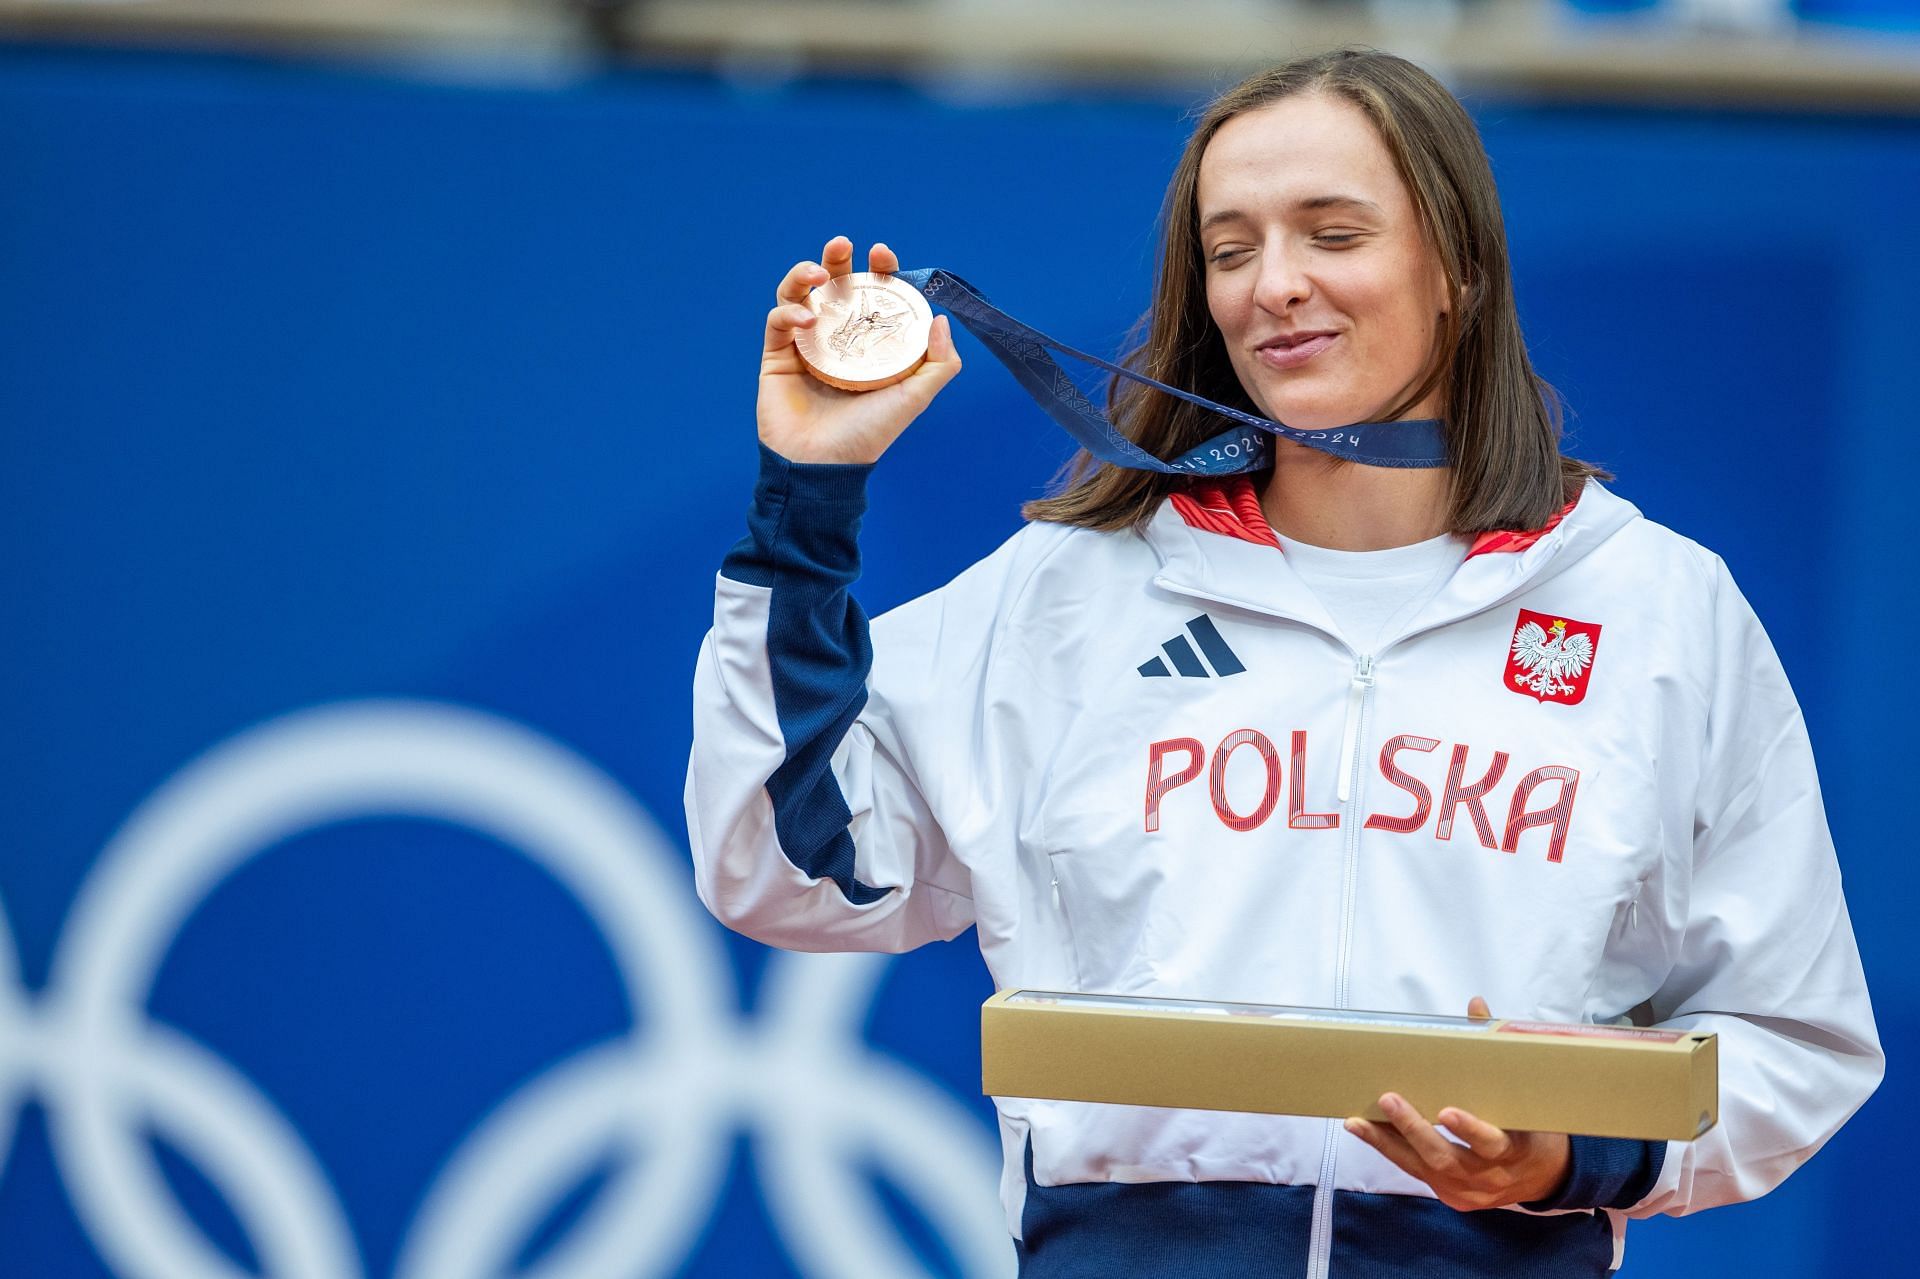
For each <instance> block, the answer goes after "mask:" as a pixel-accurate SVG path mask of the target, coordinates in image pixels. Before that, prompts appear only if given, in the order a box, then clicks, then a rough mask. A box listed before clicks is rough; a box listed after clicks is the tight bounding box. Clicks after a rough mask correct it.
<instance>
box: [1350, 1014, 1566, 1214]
mask: <svg viewBox="0 0 1920 1279" xmlns="http://www.w3.org/2000/svg"><path fill="white" fill-rule="evenodd" d="M1492 1015H1493V1014H1492V1013H1491V1012H1490V1011H1489V1010H1488V1008H1487V1001H1486V1000H1484V999H1482V998H1480V997H1479V996H1478V995H1475V996H1474V997H1473V999H1472V1000H1471V1001H1470V1002H1469V1003H1468V1004H1467V1016H1469V1017H1479V1018H1486V1017H1491V1016H1492ZM1380 1109H1382V1110H1384V1111H1385V1112H1386V1113H1387V1118H1388V1119H1389V1120H1390V1121H1391V1122H1389V1123H1384V1124H1382V1123H1373V1122H1370V1121H1368V1120H1365V1119H1360V1118H1357V1117H1356V1118H1353V1119H1349V1120H1347V1131H1348V1132H1350V1133H1352V1134H1353V1135H1354V1136H1356V1137H1358V1138H1360V1140H1362V1141H1364V1142H1366V1143H1367V1144H1368V1145H1369V1146H1372V1147H1373V1148H1374V1149H1375V1150H1377V1151H1379V1152H1380V1153H1381V1154H1383V1155H1385V1156H1386V1157H1387V1158H1388V1159H1390V1160H1392V1161H1393V1162H1394V1163H1395V1164H1397V1165H1398V1166H1399V1167H1400V1168H1401V1169H1402V1170H1403V1171H1405V1172H1407V1173H1409V1174H1411V1175H1413V1176H1415V1177H1418V1178H1419V1179H1420V1180H1422V1181H1424V1182H1426V1183H1427V1184H1428V1185H1429V1186H1432V1187H1433V1192H1434V1194H1435V1195H1436V1196H1437V1197H1438V1198H1439V1200H1440V1202H1441V1203H1443V1204H1445V1205H1447V1206H1448V1207H1449V1208H1454V1209H1457V1210H1459V1211H1461V1212H1472V1211H1474V1210H1475V1209H1479V1208H1499V1207H1502V1206H1504V1205H1506V1204H1517V1203H1532V1202H1534V1201H1536V1200H1540V1199H1545V1198H1547V1197H1548V1196H1550V1195H1552V1194H1553V1192H1554V1191H1556V1190H1558V1189H1559V1188H1560V1183H1561V1182H1562V1181H1564V1180H1565V1179H1566V1176H1567V1167H1568V1164H1569V1163H1570V1162H1571V1161H1572V1154H1571V1147H1570V1146H1569V1143H1568V1141H1567V1135H1566V1134H1565V1133H1560V1132H1508V1131H1506V1130H1505V1129H1504V1128H1496V1127H1494V1126H1493V1125H1492V1124H1489V1123H1484V1122H1482V1121H1481V1120H1479V1119H1477V1118H1475V1117H1474V1116H1473V1115H1470V1114H1468V1113H1467V1112H1466V1111H1464V1110H1461V1109H1459V1108H1457V1107H1453V1106H1449V1107H1447V1108H1445V1109H1443V1110H1442V1111H1441V1112H1440V1113H1439V1114H1438V1115H1436V1116H1434V1118H1435V1119H1437V1120H1438V1121H1439V1122H1440V1123H1441V1124H1443V1125H1444V1126H1445V1127H1446V1129H1447V1131H1448V1132H1451V1133H1453V1135H1454V1136H1456V1137H1458V1138H1460V1140H1461V1141H1464V1142H1466V1143H1467V1144H1466V1145H1465V1146H1460V1145H1457V1144H1455V1143H1454V1142H1451V1141H1449V1140H1447V1138H1446V1136H1445V1135H1444V1134H1442V1133H1441V1132H1440V1130H1439V1129H1438V1128H1435V1127H1434V1126H1433V1125H1432V1124H1430V1123H1428V1122H1427V1120H1426V1118H1425V1117H1424V1116H1423V1115H1421V1113H1420V1112H1419V1111H1417V1110H1415V1109H1414V1108H1413V1107H1412V1106H1411V1105H1409V1104H1407V1100H1406V1098H1404V1097H1402V1096H1400V1095H1399V1094H1398V1093H1391V1092H1390V1093H1387V1094H1385V1095H1384V1096H1382V1097H1381V1098H1380Z"/></svg>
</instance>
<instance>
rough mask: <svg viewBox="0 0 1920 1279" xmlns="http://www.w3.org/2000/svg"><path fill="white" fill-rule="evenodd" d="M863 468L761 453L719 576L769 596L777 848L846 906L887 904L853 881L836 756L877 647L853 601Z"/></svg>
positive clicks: (861, 701)
mask: <svg viewBox="0 0 1920 1279" xmlns="http://www.w3.org/2000/svg"><path fill="white" fill-rule="evenodd" d="M872 471H873V467H872V466H870V465H867V466H862V465H833V464H826V463H802V462H790V461H788V460H787V459H786V458H784V457H781V456H780V455H779V454H778V453H775V452H774V451H773V450H771V449H769V448H767V447H766V446H765V445H764V444H763V445H761V446H760V476H759V479H758V481H757V482H756V483H755V485H754V490H753V505H752V506H751V507H750V508H749V510H748V512H747V535H746V536H745V537H744V538H742V539H740V541H739V542H738V543H737V544H736V545H735V546H734V548H733V550H732V551H731V552H729V553H728V555H727V558H726V560H725V562H724V563H722V564H721V566H720V574H721V576H723V577H728V578H731V579H733V580H734V581H736V582H744V583H746V584H747V585H749V586H765V587H768V588H770V592H771V594H770V596H769V599H768V616H767V662H768V666H769V668H770V669H771V672H772V676H773V692H774V709H775V711H776V713H777V714H778V716H779V719H780V735H781V738H782V739H783V740H784V741H785V743H786V760H785V761H784V762H783V763H782V764H781V765H780V766H779V767H778V768H777V769H775V770H774V773H773V775H772V776H771V777H769V778H768V779H767V795H768V797H769V798H770V799H771V800H772V801H773V826H774V831H775V834H776V835H777V836H778V837H779V840H780V847H781V850H782V851H783V852H785V853H786V855H787V858H788V860H790V861H792V862H793V864H794V865H795V866H798V867H799V868H800V869H801V870H802V871H804V872H806V874H808V875H809V876H811V877H812V878H815V879H831V880H833V882H834V883H836V884H838V885H839V886H840V891H841V892H842V893H844V894H846V897H847V900H848V901H850V902H852V903H854V904H855V905H865V904H867V903H868V902H873V901H878V900H879V899H880V898H882V897H884V896H886V891H887V890H884V889H879V888H874V887H871V886H870V885H867V884H863V883H861V882H860V881H859V880H857V879H855V878H854V875H853V869H854V867H853V854H854V848H853V836H852V835H851V834H850V833H849V832H848V829H847V826H848V823H849V822H851V821H852V819H853V814H852V811H851V810H850V809H849V808H848V807H847V801H846V797H845V796H844V795H843V794H842V793H841V791H840V784H839V782H838V781H837V780H835V778H834V775H833V768H832V759H833V752H834V751H835V749H837V748H838V747H839V745H840V742H841V741H842V740H843V739H844V738H845V737H846V735H847V732H848V730H849V729H851V728H852V727H853V723H854V721H855V720H856V719H858V718H859V716H860V712H861V711H862V710H863V709H864V708H865V707H866V704H867V673H868V672H869V671H870V670H871V669H872V667H873V645H872V642H871V640H870V639H869V638H868V633H867V615H866V613H865V612H864V611H862V609H861V608H860V605H859V603H858V602H856V601H855V600H854V598H853V596H852V595H851V594H850V593H849V590H850V588H851V587H852V585H853V583H854V581H855V580H856V579H857V578H858V577H859V576H860V547H859V542H858V535H859V532H860V517H861V516H863V515H865V514H866V510H867V476H868V475H869V474H871V473H872Z"/></svg>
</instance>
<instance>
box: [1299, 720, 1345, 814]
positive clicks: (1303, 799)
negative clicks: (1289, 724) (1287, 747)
mask: <svg viewBox="0 0 1920 1279" xmlns="http://www.w3.org/2000/svg"><path fill="white" fill-rule="evenodd" d="M1306 807H1307V735H1306V734H1305V733H1303V732H1301V731H1300V730H1299V729H1297V728H1296V729H1294V730H1293V773H1292V775H1291V776H1290V777H1288V778H1287V825H1288V827H1290V828H1291V829H1293V830H1338V829H1339V827H1340V814H1338V813H1309V812H1307V811H1305V810H1306Z"/></svg>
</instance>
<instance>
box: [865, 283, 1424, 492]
mask: <svg viewBox="0 0 1920 1279" xmlns="http://www.w3.org/2000/svg"><path fill="white" fill-rule="evenodd" d="M896 274H897V275H899V277H900V278H901V279H903V280H905V281H906V282H907V283H909V284H911V285H913V287H914V288H916V289H919V290H920V292H922V293H923V294H925V295H926V297H927V300H928V301H930V302H937V303H939V304H940V305H941V306H943V307H945V308H946V309H947V311H948V312H949V313H950V314H952V316H953V317H954V318H955V319H957V320H959V321H960V323H961V324H963V325H965V326H966V329H967V332H969V333H971V334H973V336H975V337H976V338H979V339H980V341H981V344H982V345H984V346H985V347H986V348H987V349H988V350H989V351H991V352H993V354H994V356H995V358H997V359H998V360H999V361H1000V363H1002V364H1004V365H1006V366H1007V371H1008V372H1009V373H1012V374H1013V376H1014V378H1015V379H1016V380H1017V381H1018V382H1019V383H1020V385H1021V386H1024V387H1025V388H1027V393H1028V394H1029V395H1031V396H1033V398H1034V399H1035V400H1036V401H1037V402H1038V403H1039V405H1040V407H1041V408H1042V409H1044V410H1045V411H1046V414H1047V416H1048V417H1050V418H1052V419H1053V420H1054V421H1056V422H1058V423H1059V424H1060V425H1061V426H1063V427H1065V428H1066V431H1067V434H1069V435H1071V436H1073V438H1074V439H1076V440H1078V441H1079V442H1080V447H1081V448H1084V449H1085V450H1086V451H1087V452H1089V453H1091V454H1093V456H1095V457H1096V458H1099V459H1100V460H1101V461H1102V462H1112V463H1113V464H1114V465H1116V466H1125V467H1131V468H1132V469H1134V470H1138V471H1163V472H1167V473H1169V474H1179V475H1238V474H1240V473H1242V472H1244V471H1258V470H1261V469H1263V468H1264V467H1266V466H1267V465H1269V464H1270V463H1271V461H1272V454H1273V441H1272V437H1273V436H1276V435H1277V436H1279V437H1280V438H1281V439H1285V440H1293V441H1295V442H1297V443H1300V444H1304V445H1306V446H1307V447H1308V448H1315V449H1319V450H1321V451H1322V452H1325V453H1331V454H1333V455H1334V456H1335V457H1343V458H1346V459H1347V460H1348V461H1351V462H1362V463H1365V464H1366V465H1368V466H1397V467H1430V466H1445V465H1446V464H1447V446H1446V441H1445V438H1444V437H1443V436H1442V435H1441V430H1440V423H1439V421H1438V420H1436V419H1434V418H1422V419H1420V420H1418V421H1412V422H1363V423H1360V424H1357V425H1354V426H1343V427H1340V428H1339V429H1337V430H1332V431H1302V430H1297V429H1295V428H1294V427H1291V426H1287V425H1284V424H1283V423H1280V422H1273V421H1269V420H1268V419H1266V418H1264V417H1256V416H1255V415H1254V414H1252V413H1247V412H1243V411H1242V410H1240V409H1236V408H1231V407H1229V406H1228V405H1225V404H1215V403H1214V402H1213V401H1212V400H1209V399H1207V398H1205V397H1204V396H1199V395H1195V394H1193V393H1192V392H1191V391H1183V390H1181V389H1180V388H1179V387H1177V386H1168V385H1167V384H1166V383H1165V382H1161V381H1157V380H1155V379H1154V378H1150V377H1148V376H1147V375H1146V374H1144V373H1138V372H1135V371H1134V370H1133V369H1129V368H1125V367H1123V366H1121V365H1118V364H1114V363H1111V362H1109V361H1107V360H1103V359H1101V358H1100V357H1099V356H1097V355H1088V354H1087V353H1086V352H1084V351H1076V350H1074V349H1073V348H1072V347H1070V346H1066V345H1064V344H1063V343H1060V342H1056V341H1054V340H1053V339H1052V338H1050V337H1048V336H1047V335H1046V334H1044V333H1042V332H1040V331H1039V330H1038V329H1035V328H1031V327H1029V326H1028V325H1025V324H1022V323H1021V322H1020V321H1018V320H1016V319H1014V318H1013V317H1012V316H1010V315H1008V314H1007V313H1006V312H1005V311H1002V310H1001V309H1000V308H999V307H996V306H995V305H993V303H991V302H989V301H987V300H986V298H984V297H982V296H981V295H980V291H979V290H978V289H976V288H974V287H973V286H972V285H971V284H968V283H967V282H966V281H965V280H963V279H961V278H960V277H959V276H957V275H955V274H954V273H953V272H951V271H943V270H941V269H940V268H938V267H922V268H920V269H918V270H914V271H900V272H896ZM1049 351H1058V352H1059V353H1060V354H1062V355H1066V356H1071V357H1072V358H1074V359H1076V360H1084V361H1086V362H1087V363H1088V364H1092V365H1094V366H1096V367H1098V368H1102V369H1105V370H1106V371H1107V372H1109V373H1115V374H1118V375H1119V376H1121V377H1123V378H1127V379H1129V380H1131V381H1134V382H1140V383H1143V384H1145V385H1147V386H1151V387H1155V388H1157V389H1159V390H1162V391H1165V392H1166V393H1167V394H1168V395H1172V396H1177V397H1179V398H1180V399H1183V400H1185V401H1187V402H1188V403H1189V404H1197V405H1199V406H1200V407H1201V408H1203V409H1207V410H1209V411H1210V412H1213V413H1218V414H1219V415H1220V416H1222V417H1224V418H1227V419H1229V420H1231V421H1233V422H1237V423H1239V425H1238V426H1237V427H1235V428H1234V429H1233V430H1231V431H1228V432H1226V433H1225V434H1224V435H1216V436H1214V437H1213V438H1212V439H1210V440H1208V441H1207V442H1206V443H1205V444H1202V445H1201V446H1200V447H1199V448H1196V449H1193V450H1192V451H1190V452H1188V453H1186V454H1184V455H1182V456H1180V457H1177V458H1174V459H1173V460H1172V461H1162V460H1161V459H1159V458H1157V457H1155V456H1153V454H1151V453H1149V452H1147V451H1146V450H1145V449H1143V448H1141V447H1140V446H1139V445H1138V444H1135V443H1134V442H1133V441H1132V440H1130V439H1128V438H1127V437H1126V436H1124V435H1122V434H1120V432H1119V431H1117V430H1115V429H1114V427H1113V423H1111V422H1109V421H1108V420H1107V415H1106V414H1105V413H1103V412H1101V411H1100V410H1099V409H1098V408H1096V407H1095V406H1094V404H1093V402H1092V401H1091V400H1089V399H1088V398H1087V397H1086V393H1085V392H1083V391H1081V389H1080V388H1079V387H1077V386H1075V385H1074V383H1073V380H1072V379H1071V378H1069V377H1068V376H1067V374H1066V371H1065V370H1063V369H1062V368H1061V367H1060V365H1059V363H1058V362H1057V361H1056V360H1055V359H1054V358H1053V356H1052V355H1050V354H1048V352H1049Z"/></svg>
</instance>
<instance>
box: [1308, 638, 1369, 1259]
mask: <svg viewBox="0 0 1920 1279" xmlns="http://www.w3.org/2000/svg"><path fill="white" fill-rule="evenodd" d="M1373 684H1374V675H1373V654H1371V653H1362V654H1359V655H1358V656H1357V657H1356V658H1355V660H1354V664H1353V678H1352V680H1351V681H1350V682H1349V683H1348V684H1347V723H1346V731H1345V732H1344V733H1343V734H1342V735H1341V738H1340V777H1339V782H1338V786H1339V799H1340V824H1341V826H1342V828H1343V829H1345V831H1346V833H1347V837H1346V839H1345V840H1344V841H1342V843H1343V845H1344V848H1345V854H1344V865H1343V877H1342V882H1341V887H1340V962H1339V966H1338V968H1337V969H1336V976H1335V986H1334V989H1335V1000H1336V1002H1335V1004H1334V1007H1336V1008H1345V1007H1346V1006H1347V1001H1348V999H1349V997H1350V995H1349V991H1348V989H1347V985H1348V963H1349V961H1350V959H1351V958H1352V954H1353V911H1354V896H1355V890H1356V888H1357V886H1358V884H1359V879H1360V732H1361V729H1362V727H1363V726H1364V723H1365V720H1366V717H1367V698H1368V696H1369V695H1370V694H1371V693H1372V692H1373ZM1342 1131H1343V1129H1342V1127H1341V1124H1340V1121H1339V1120H1338V1119H1329V1120H1327V1135H1326V1140H1325V1142H1324V1144H1323V1145H1322V1147H1321V1151H1320V1181H1319V1184H1318V1185H1316V1186H1315V1187H1314V1190H1313V1229H1312V1232H1311V1233H1310V1234H1309V1235H1308V1239H1307V1279H1327V1276H1328V1273H1329V1271H1330V1269H1331V1267H1332V1264H1333V1179H1334V1163H1335V1160H1336V1158H1337V1156H1338V1154H1339V1141H1340V1133H1341V1132H1342Z"/></svg>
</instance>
